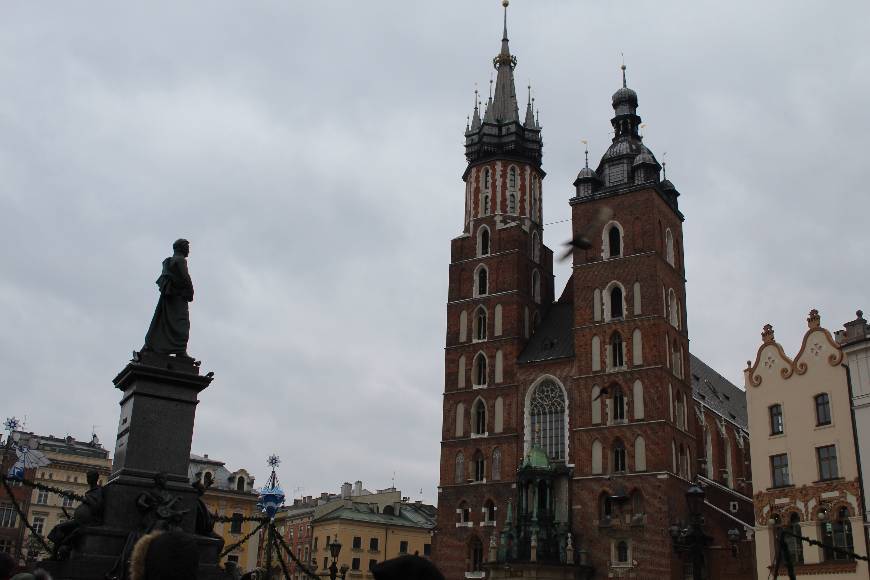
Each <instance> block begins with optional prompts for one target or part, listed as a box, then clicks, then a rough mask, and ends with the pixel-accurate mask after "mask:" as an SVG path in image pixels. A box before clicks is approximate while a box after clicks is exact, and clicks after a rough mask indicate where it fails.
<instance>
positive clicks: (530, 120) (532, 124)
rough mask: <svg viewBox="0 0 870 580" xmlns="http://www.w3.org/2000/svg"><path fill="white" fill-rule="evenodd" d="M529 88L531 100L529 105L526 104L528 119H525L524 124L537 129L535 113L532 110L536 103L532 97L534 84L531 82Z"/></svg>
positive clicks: (528, 127)
mask: <svg viewBox="0 0 870 580" xmlns="http://www.w3.org/2000/svg"><path fill="white" fill-rule="evenodd" d="M528 88H529V100H528V105H526V121H525V123H523V125H524V126H525V127H526V128H527V129H535V128H536V127H535V114H534V112H533V111H532V107H533V106H534V104H535V100H534V99H533V98H532V85H531V84H529V87H528Z"/></svg>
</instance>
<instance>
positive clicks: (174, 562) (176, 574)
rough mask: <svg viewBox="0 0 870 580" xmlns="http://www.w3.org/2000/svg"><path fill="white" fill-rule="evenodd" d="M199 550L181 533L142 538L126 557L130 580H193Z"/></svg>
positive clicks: (190, 539)
mask: <svg viewBox="0 0 870 580" xmlns="http://www.w3.org/2000/svg"><path fill="white" fill-rule="evenodd" d="M198 571H199V548H198V547H197V545H196V540H194V539H193V536H191V535H189V534H185V533H183V532H162V531H157V532H152V533H150V534H146V535H144V536H142V537H141V538H140V539H139V541H138V542H136V546H135V547H134V548H133V555H132V556H131V557H130V580H196V578H197V575H198Z"/></svg>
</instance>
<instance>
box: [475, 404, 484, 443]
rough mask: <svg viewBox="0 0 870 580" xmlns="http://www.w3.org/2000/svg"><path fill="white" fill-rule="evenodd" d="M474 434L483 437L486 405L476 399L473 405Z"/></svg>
mask: <svg viewBox="0 0 870 580" xmlns="http://www.w3.org/2000/svg"><path fill="white" fill-rule="evenodd" d="M473 413H474V433H475V435H483V434H485V433H486V403H484V402H483V399H478V400H477V402H476V403H474V411H473Z"/></svg>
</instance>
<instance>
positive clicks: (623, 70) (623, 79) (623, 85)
mask: <svg viewBox="0 0 870 580" xmlns="http://www.w3.org/2000/svg"><path fill="white" fill-rule="evenodd" d="M621 68H622V88H624V89H625V88H628V82H627V81H626V80H625V63H622V67H621Z"/></svg>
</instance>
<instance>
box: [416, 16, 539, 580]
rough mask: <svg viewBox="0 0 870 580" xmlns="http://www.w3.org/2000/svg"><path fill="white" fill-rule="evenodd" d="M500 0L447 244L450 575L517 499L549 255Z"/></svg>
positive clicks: (440, 546) (463, 567)
mask: <svg viewBox="0 0 870 580" xmlns="http://www.w3.org/2000/svg"><path fill="white" fill-rule="evenodd" d="M503 5H504V6H505V20H504V32H503V35H502V41H501V50H500V51H499V53H498V55H497V56H496V57H495V58H494V59H493V66H494V67H495V69H496V71H497V77H496V81H495V87H494V90H493V91H491V94H490V97H489V99H488V100H487V102H486V107H485V109H484V113H483V117H482V118H481V114H480V108H479V106H478V103H477V102H475V108H474V112H473V115H472V120H471V122H470V124H469V126H468V127H466V131H465V156H466V159H467V161H468V166H467V168H466V170H465V172H464V174H463V176H462V178H463V181H464V182H465V219H464V228H463V232H462V234H461V235H460V236H458V237H457V238H454V239H453V240H452V242H451V263H450V275H449V277H450V286H449V291H448V304H447V345H446V349H445V386H444V421H443V428H442V435H441V437H442V449H441V485H440V486H439V496H438V513H439V516H438V518H439V523H438V528H439V533H438V536H437V538H436V540H435V544H434V545H435V554H434V558H433V559H434V560H435V561H436V562H437V563H438V565H439V566H440V567H441V568H442V570H443V572H444V573H445V575H446V576H447V577H448V578H451V579H456V578H462V577H464V574H465V573H466V572H467V571H471V572H476V571H480V570H482V568H481V566H482V563H483V562H484V561H485V560H486V559H487V554H488V547H489V544H490V540H491V538H492V536H493V534H494V533H496V531H497V526H496V522H497V521H504V518H505V514H506V511H507V506H508V503H509V502H511V501H515V500H514V496H515V495H516V490H515V489H513V487H514V486H513V483H514V478H515V473H516V470H517V467H518V465H519V461H520V459H521V454H522V440H521V435H520V431H519V430H518V425H521V424H522V420H521V419H520V418H519V417H520V414H521V413H522V402H521V399H520V396H521V395H520V385H519V384H518V382H517V362H518V360H519V357H520V353H521V352H522V351H523V349H524V348H525V346H526V343H527V341H528V338H529V336H530V335H531V333H532V332H533V330H534V328H535V327H536V326H537V325H538V324H539V323H540V320H541V318H542V317H543V315H544V314H545V313H546V310H547V307H548V305H550V304H551V303H552V302H553V254H552V252H551V251H550V249H548V248H547V247H546V246H544V245H543V241H542V237H541V234H542V221H543V218H542V216H543V204H542V195H541V193H542V189H541V182H542V180H543V178H544V171H543V170H542V169H541V153H542V151H541V149H542V141H541V127H540V125H539V124H538V121H537V119H536V117H535V114H534V112H533V103H532V100H531V95H530V97H529V102H528V103H527V105H526V108H525V115H524V116H523V117H520V111H519V105H518V103H517V96H516V86H515V83H514V69H515V68H516V66H517V58H516V57H515V56H514V55H512V54H511V52H510V47H509V43H508V33H507V5H508V2H507V1H505V2H503Z"/></svg>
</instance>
